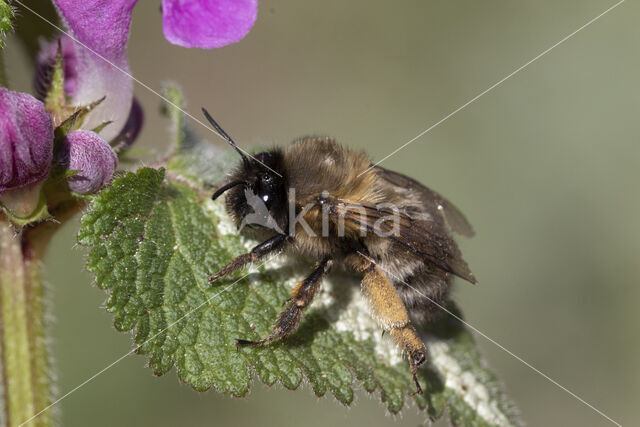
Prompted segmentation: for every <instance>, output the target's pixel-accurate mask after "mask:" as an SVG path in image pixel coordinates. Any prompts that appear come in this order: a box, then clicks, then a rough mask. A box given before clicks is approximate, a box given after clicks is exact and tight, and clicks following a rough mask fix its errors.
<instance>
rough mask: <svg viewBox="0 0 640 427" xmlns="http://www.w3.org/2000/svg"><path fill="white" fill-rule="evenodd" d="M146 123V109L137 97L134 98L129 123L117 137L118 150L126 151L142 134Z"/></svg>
mask: <svg viewBox="0 0 640 427" xmlns="http://www.w3.org/2000/svg"><path fill="white" fill-rule="evenodd" d="M143 124H144V111H143V110H142V106H141V105H140V103H139V102H138V100H137V99H136V98H133V103H132V104H131V111H129V118H128V119H127V123H126V124H125V125H124V128H122V131H121V132H120V135H118V136H117V137H116V139H115V140H116V141H117V145H116V146H115V147H116V150H119V151H118V152H120V151H126V150H128V149H129V147H131V145H133V143H134V142H135V140H136V138H138V135H139V134H140V131H141V130H142V126H143Z"/></svg>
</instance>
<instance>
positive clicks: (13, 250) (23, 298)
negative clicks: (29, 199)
mask: <svg viewBox="0 0 640 427" xmlns="http://www.w3.org/2000/svg"><path fill="white" fill-rule="evenodd" d="M40 270H41V262H40V259H39V257H36V256H35V253H34V251H33V250H32V249H31V248H30V245H29V244H28V243H26V240H25V239H24V237H23V235H22V234H20V233H17V232H16V231H15V230H14V228H13V227H12V226H11V225H10V224H9V223H8V221H6V220H4V219H0V320H1V321H0V347H1V348H0V368H1V369H0V376H1V381H0V387H1V393H0V395H1V400H0V409H1V410H0V425H6V426H19V425H20V424H22V423H23V422H25V421H27V420H29V419H30V418H31V417H33V416H34V415H35V414H36V413H38V411H40V410H41V409H43V408H44V407H46V406H48V405H49V404H50V403H51V400H52V380H51V375H50V363H49V357H48V351H47V345H46V344H47V343H46V338H45V332H46V328H45V307H44V301H43V294H44V285H43V282H42V276H41V271H40ZM52 424H53V416H52V414H51V412H49V411H47V412H44V413H43V414H41V415H40V416H38V417H37V418H35V419H34V420H33V421H31V422H30V423H29V425H30V426H50V425H52Z"/></svg>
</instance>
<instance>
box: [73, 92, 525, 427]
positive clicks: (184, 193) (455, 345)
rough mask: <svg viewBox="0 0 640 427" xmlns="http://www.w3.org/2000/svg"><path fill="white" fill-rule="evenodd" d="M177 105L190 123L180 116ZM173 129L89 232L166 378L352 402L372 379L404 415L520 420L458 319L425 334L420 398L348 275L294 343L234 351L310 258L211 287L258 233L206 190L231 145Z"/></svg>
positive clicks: (267, 325) (92, 220)
mask: <svg viewBox="0 0 640 427" xmlns="http://www.w3.org/2000/svg"><path fill="white" fill-rule="evenodd" d="M176 93H177V91H176ZM170 99H171V98H170ZM175 99H176V98H174V99H172V102H175V101H174V100H175ZM176 104H177V105H178V106H180V105H182V104H181V101H180V103H176ZM172 114H173V117H174V123H175V120H176V118H180V123H181V120H182V115H181V114H177V113H175V111H174V112H172ZM175 130H176V132H175V134H176V136H175V141H174V143H175V144H176V145H177V149H176V152H175V154H174V156H173V157H172V158H171V159H170V161H169V163H168V167H167V169H164V168H161V169H152V168H142V169H139V170H138V171H137V172H135V173H127V174H125V175H124V176H121V177H119V178H117V179H116V180H114V182H113V185H112V186H111V187H110V188H108V189H106V190H105V191H103V192H102V193H101V194H99V195H97V196H95V197H94V198H93V200H92V203H91V210H90V211H89V212H88V213H86V214H85V215H84V216H83V218H82V226H81V229H80V232H79V241H80V243H81V244H83V245H85V246H87V247H89V248H90V254H89V258H88V263H87V265H88V268H89V270H91V271H92V272H93V273H94V274H95V275H96V279H97V284H98V286H99V287H100V288H102V289H104V290H105V291H107V292H108V294H109V297H108V301H107V309H108V310H109V311H110V312H112V313H113V315H114V319H115V320H114V323H115V326H116V328H117V329H119V330H122V331H129V330H135V334H134V336H135V338H134V339H135V343H136V345H137V347H136V349H137V352H138V353H141V354H145V355H147V356H148V358H149V366H150V367H151V368H152V369H153V372H154V373H155V374H156V375H162V374H165V373H166V372H168V371H169V370H170V369H172V368H173V367H174V366H175V367H176V370H177V374H178V376H179V377H180V379H181V380H182V381H184V382H186V383H188V384H190V385H191V386H193V388H195V389H196V390H199V391H203V390H207V389H209V388H213V389H215V390H216V391H219V392H224V393H230V394H232V395H234V396H243V395H245V394H246V393H247V392H248V390H249V387H250V384H251V379H252V378H253V377H256V378H259V379H260V380H261V381H262V382H264V383H266V384H268V385H272V384H275V383H280V384H282V385H283V386H284V387H286V388H288V389H296V388H298V387H299V386H300V385H301V384H302V383H303V382H307V383H309V384H310V385H311V388H312V389H313V391H314V393H315V394H316V395H318V396H323V395H325V394H327V392H328V393H330V394H332V395H333V396H334V397H335V398H336V399H337V400H338V401H340V402H342V403H343V404H346V405H348V404H350V403H351V402H352V401H353V396H354V389H357V388H360V387H362V388H364V389H365V390H367V391H368V392H370V393H376V394H378V395H379V396H380V399H381V401H382V402H384V404H385V405H386V407H387V408H388V410H389V411H390V412H393V413H397V412H399V411H400V410H401V409H402V408H403V407H405V406H407V405H408V404H409V403H410V402H413V403H415V404H416V405H417V406H418V407H420V408H423V409H426V410H427V412H426V413H425V416H428V417H429V418H432V419H436V418H439V417H441V416H442V414H443V413H444V412H445V411H448V413H449V415H450V417H451V420H452V421H453V422H455V423H460V424H465V425H466V424H474V425H513V424H517V423H518V420H517V418H516V417H515V415H514V410H513V408H512V406H511V405H510V404H509V403H508V401H507V400H506V398H505V397H504V395H503V394H502V392H501V391H500V390H499V388H498V385H497V383H496V380H495V378H494V377H493V376H492V375H491V374H490V373H489V372H488V371H487V370H486V369H485V368H484V367H483V366H484V365H483V363H482V361H481V358H480V356H479V354H478V352H477V350H476V349H475V345H474V343H473V338H472V336H471V335H470V334H469V332H467V331H466V330H465V329H464V328H462V326H461V325H460V324H459V322H457V321H454V320H452V318H448V317H445V318H444V320H443V322H440V323H439V324H437V325H435V326H434V328H433V329H432V330H430V331H425V332H424V335H423V338H424V339H425V342H426V344H427V347H428V348H429V350H430V363H428V364H427V366H426V367H424V368H421V370H420V377H421V378H420V381H421V383H422V385H423V388H424V394H423V395H415V394H413V391H414V385H413V384H412V381H411V378H410V374H409V366H408V363H407V362H406V360H404V359H403V357H402V355H401V354H400V352H399V350H398V349H397V348H396V346H395V345H394V344H393V343H392V341H391V340H390V338H389V337H386V336H385V337H382V336H381V330H380V328H379V327H378V325H377V324H376V322H375V321H374V319H372V318H371V316H370V315H369V312H368V309H367V307H368V305H367V303H366V301H365V299H364V297H363V296H362V295H361V294H360V292H359V288H358V280H357V278H356V277H352V276H350V275H345V274H344V273H342V274H340V273H335V274H331V275H330V276H329V277H328V278H327V279H326V280H325V281H324V282H323V285H322V290H321V291H320V292H319V295H318V296H317V297H316V299H315V300H314V302H313V304H312V305H311V306H310V307H309V308H308V309H307V310H306V312H305V315H304V317H303V320H302V322H301V324H300V327H299V328H298V330H297V331H296V333H295V334H294V335H292V336H291V337H290V338H288V339H286V340H285V341H283V342H275V343H273V344H271V345H267V346H264V347H258V348H257V347H241V348H237V347H236V345H235V339H236V338H243V339H259V338H262V337H264V336H265V335H267V334H268V333H269V332H270V331H271V329H272V327H273V325H274V323H275V320H276V318H277V316H278V314H279V313H280V311H281V310H282V307H283V303H284V302H285V301H286V300H287V299H288V297H289V295H290V291H291V288H292V287H293V286H294V285H295V284H296V283H297V282H298V281H299V280H301V279H303V278H304V277H305V276H306V274H308V272H309V271H310V269H311V268H312V265H310V264H308V263H307V262H305V261H302V260H297V259H294V258H292V257H287V256H285V255H277V256H275V257H272V258H268V259H267V261H266V262H265V263H264V264H262V263H257V264H256V265H255V266H253V267H251V268H250V269H249V270H243V271H238V272H236V273H235V274H234V275H233V277H227V278H225V279H221V280H219V281H217V282H215V284H214V285H209V284H208V282H207V276H208V275H209V274H211V273H212V272H215V271H217V270H218V269H219V268H220V267H221V266H222V265H224V264H226V263H227V262H228V261H230V260H231V259H232V258H233V257H234V256H236V255H239V254H240V253H243V252H245V251H247V249H248V248H251V247H252V246H253V245H255V244H256V242H255V241H252V240H249V239H246V238H244V237H241V236H239V235H238V234H237V233H236V231H235V226H234V225H233V224H232V223H231V221H230V220H229V218H228V217H227V215H226V213H225V212H224V207H223V203H222V202H221V201H216V202H212V201H211V200H210V197H209V195H210V191H208V190H205V188H206V187H207V186H208V185H215V184H217V183H218V182H219V180H220V179H222V178H223V175H222V171H223V170H224V166H223V165H228V164H230V163H229V162H235V161H237V159H236V156H235V155H234V153H232V152H230V151H226V152H224V153H222V152H221V151H220V150H219V149H215V148H214V147H213V146H211V145H207V144H203V143H202V142H201V141H200V140H198V139H197V138H196V137H195V134H193V133H192V132H190V131H187V129H186V128H184V125H183V124H177V125H176V128H175ZM187 159H188V160H187ZM218 171H219V172H218ZM247 274H248V276H247ZM452 309H453V308H452Z"/></svg>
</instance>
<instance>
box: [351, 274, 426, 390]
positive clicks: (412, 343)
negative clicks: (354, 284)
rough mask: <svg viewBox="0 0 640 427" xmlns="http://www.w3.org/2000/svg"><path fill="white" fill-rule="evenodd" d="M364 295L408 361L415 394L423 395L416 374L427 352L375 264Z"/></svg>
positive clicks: (365, 280) (365, 282)
mask: <svg viewBox="0 0 640 427" xmlns="http://www.w3.org/2000/svg"><path fill="white" fill-rule="evenodd" d="M361 288H362V292H363V293H364V295H365V296H366V297H367V298H368V299H369V302H370V304H371V310H372V312H373V316H374V317H375V318H376V319H377V320H378V322H379V323H380V325H381V326H382V327H383V328H384V330H385V331H388V332H389V333H390V335H391V338H393V340H394V341H395V342H396V343H397V344H398V345H399V346H400V347H401V348H402V350H403V351H404V352H405V353H406V354H407V356H408V358H409V364H410V366H411V377H412V378H413V381H414V382H415V383H416V391H417V392H418V393H422V387H420V383H419V382H418V376H417V371H418V368H419V367H420V365H422V364H423V363H424V362H425V361H426V359H427V349H426V348H425V346H424V343H423V342H422V340H420V338H419V337H418V335H417V334H416V331H415V329H413V326H411V323H410V322H409V315H408V314H407V309H406V308H405V306H404V303H403V302H402V300H401V299H400V296H399V295H398V293H397V292H396V289H395V287H394V286H393V284H392V283H391V282H390V281H389V279H388V278H387V276H385V275H384V273H383V272H382V271H380V269H378V268H377V267H376V265H375V264H373V263H371V265H369V267H368V268H367V269H366V270H365V272H364V277H363V278H362V283H361Z"/></svg>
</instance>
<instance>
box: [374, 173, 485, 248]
mask: <svg viewBox="0 0 640 427" xmlns="http://www.w3.org/2000/svg"><path fill="white" fill-rule="evenodd" d="M374 169H375V170H376V172H377V174H378V176H379V177H380V178H382V179H383V180H385V181H386V182H387V183H389V184H390V185H391V186H393V187H399V188H400V189H407V190H409V191H410V192H412V193H413V194H415V195H417V196H418V197H419V199H420V202H421V203H422V204H423V205H424V208H425V209H426V210H427V211H428V212H429V214H431V215H432V216H433V217H434V218H441V219H442V220H443V221H444V223H445V224H446V225H447V226H448V227H449V228H450V229H451V231H454V232H456V233H458V234H461V235H463V236H466V237H472V236H473V235H474V234H475V233H474V231H473V227H472V226H471V224H470V223H469V221H468V220H467V218H465V216H464V214H463V213H462V212H460V210H459V209H458V208H456V207H455V206H454V205H453V203H451V202H450V201H448V200H447V199H445V198H444V197H442V196H441V195H440V194H438V193H436V192H435V191H433V190H432V189H430V188H428V187H425V186H424V185H422V184H420V183H419V182H418V181H416V180H415V179H412V178H409V177H408V176H406V175H403V174H401V173H398V172H394V171H391V170H388V169H385V168H383V167H380V166H376V167H375V168H374Z"/></svg>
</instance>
